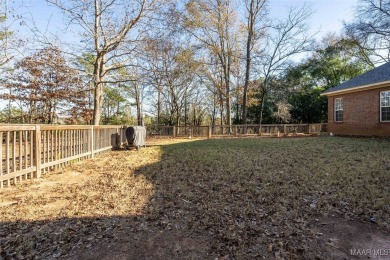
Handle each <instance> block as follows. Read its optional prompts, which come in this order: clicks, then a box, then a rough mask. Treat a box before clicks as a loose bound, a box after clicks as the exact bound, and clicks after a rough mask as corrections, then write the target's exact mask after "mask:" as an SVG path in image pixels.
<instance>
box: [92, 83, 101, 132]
mask: <svg viewBox="0 0 390 260" xmlns="http://www.w3.org/2000/svg"><path fill="white" fill-rule="evenodd" d="M102 106H103V83H97V84H96V86H95V96H94V102H93V124H94V125H99V124H100V118H101V113H102Z"/></svg>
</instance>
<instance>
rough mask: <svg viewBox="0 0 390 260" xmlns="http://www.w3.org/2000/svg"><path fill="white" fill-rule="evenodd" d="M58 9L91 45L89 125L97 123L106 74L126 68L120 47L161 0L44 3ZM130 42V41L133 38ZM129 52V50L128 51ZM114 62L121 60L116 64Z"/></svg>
mask: <svg viewBox="0 0 390 260" xmlns="http://www.w3.org/2000/svg"><path fill="white" fill-rule="evenodd" d="M47 2H48V3H51V4H53V5H55V6H57V7H58V8H60V9H61V10H62V11H63V12H64V13H65V15H66V16H67V17H68V19H69V25H72V24H76V25H78V26H80V27H81V28H82V30H83V36H84V38H85V39H86V40H87V42H88V43H91V44H93V48H92V49H93V52H94V54H95V61H94V71H93V77H94V91H95V93H94V114H93V124H94V125H98V124H99V123H100V117H101V110H102V104H103V94H104V86H105V83H107V82H109V80H107V76H108V74H109V73H110V72H112V71H114V70H118V69H119V68H121V67H123V66H127V65H129V61H127V62H124V61H123V58H124V57H125V56H126V55H129V48H120V47H123V46H124V45H125V43H126V42H128V41H129V39H128V38H129V36H132V37H135V38H137V35H138V32H137V30H136V29H137V26H138V25H140V23H141V22H142V21H143V20H145V19H148V18H149V16H150V15H151V13H152V12H154V11H155V10H156V9H157V8H158V6H159V4H160V3H162V0H66V1H65V0H47ZM133 40H134V39H133ZM130 50H131V49H130ZM118 59H122V60H121V62H118Z"/></svg>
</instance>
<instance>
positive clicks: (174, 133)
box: [172, 126, 176, 138]
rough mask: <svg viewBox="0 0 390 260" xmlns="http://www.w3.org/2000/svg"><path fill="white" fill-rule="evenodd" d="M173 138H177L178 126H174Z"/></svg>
mask: <svg viewBox="0 0 390 260" xmlns="http://www.w3.org/2000/svg"><path fill="white" fill-rule="evenodd" d="M172 135H173V138H176V126H173V134H172Z"/></svg>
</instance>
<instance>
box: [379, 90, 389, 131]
mask: <svg viewBox="0 0 390 260" xmlns="http://www.w3.org/2000/svg"><path fill="white" fill-rule="evenodd" d="M384 92H389V93H390V90H385V91H381V92H380V93H379V108H380V109H379V113H380V115H379V117H380V121H381V122H385V123H387V122H390V120H382V108H383V106H382V93H384ZM385 107H390V106H385Z"/></svg>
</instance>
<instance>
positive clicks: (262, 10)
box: [242, 0, 267, 124]
mask: <svg viewBox="0 0 390 260" xmlns="http://www.w3.org/2000/svg"><path fill="white" fill-rule="evenodd" d="M266 3H267V0H245V11H246V50H245V52H246V53H245V54H246V57H245V81H244V88H243V97H242V122H243V123H244V124H246V123H247V109H248V106H247V100H248V88H249V81H250V74H251V62H252V50H253V47H254V45H255V44H256V42H257V41H258V40H259V38H260V37H261V36H262V35H264V29H265V27H266V25H265V24H262V22H264V21H265V18H266V15H267V10H266Z"/></svg>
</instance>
